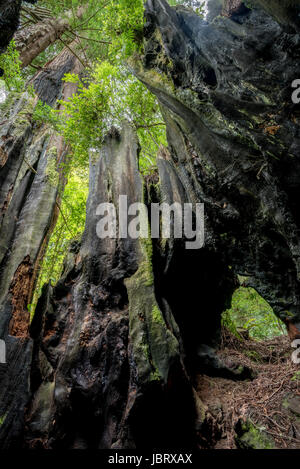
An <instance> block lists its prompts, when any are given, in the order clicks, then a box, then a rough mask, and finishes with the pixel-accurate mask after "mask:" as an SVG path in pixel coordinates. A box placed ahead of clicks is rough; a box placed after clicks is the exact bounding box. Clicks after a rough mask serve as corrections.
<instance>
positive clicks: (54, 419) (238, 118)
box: [0, 0, 300, 449]
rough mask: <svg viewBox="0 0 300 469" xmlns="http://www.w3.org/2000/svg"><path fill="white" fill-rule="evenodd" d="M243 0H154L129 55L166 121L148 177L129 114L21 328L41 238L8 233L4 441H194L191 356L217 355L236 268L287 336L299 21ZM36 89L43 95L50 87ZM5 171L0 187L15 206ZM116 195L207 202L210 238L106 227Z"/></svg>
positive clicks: (296, 305)
mask: <svg viewBox="0 0 300 469" xmlns="http://www.w3.org/2000/svg"><path fill="white" fill-rule="evenodd" d="M229 3H230V4H231V5H230V4H229ZM262 3H264V4H265V2H262ZM278 3H279V2H276V4H278ZM247 4H248V3H247ZM274 4H275V2H274ZM230 6H231V7H232V9H230ZM244 7H245V8H239V5H238V2H227V11H226V12H225V15H223V16H222V17H221V16H220V17H218V18H215V20H214V22H213V23H211V24H210V23H208V22H206V21H204V20H202V19H201V18H200V17H199V16H198V15H196V14H195V13H193V12H192V11H191V10H189V9H186V8H183V7H176V8H171V7H169V5H168V4H167V2H166V1H165V0H149V1H148V3H147V6H146V19H147V22H146V26H145V54H144V56H143V57H136V58H134V59H132V61H131V66H132V68H134V69H135V71H136V75H137V76H138V77H139V79H140V80H141V81H142V82H143V83H145V84H146V86H148V88H149V89H150V91H152V92H153V93H154V94H155V95H156V96H157V98H158V99H159V101H160V104H161V108H162V113H163V116H164V119H165V122H166V124H167V136H168V143H169V148H168V150H165V151H162V152H161V153H160V155H159V158H158V167H159V176H160V191H159V193H158V192H157V191H154V189H153V187H152V188H151V187H143V184H142V180H141V178H140V175H139V173H138V169H137V158H138V144H137V141H136V136H135V134H134V132H133V131H132V129H131V128H130V127H129V126H128V124H125V125H124V129H123V131H122V132H121V134H119V133H118V132H117V131H112V133H111V134H110V135H109V136H107V138H106V141H105V144H104V147H103V149H102V152H101V154H100V157H99V160H97V161H95V160H92V161H91V164H90V167H91V172H90V173H91V175H90V178H91V179H90V195H89V200H88V204H87V223H86V229H85V233H84V236H83V240H82V242H81V243H74V244H73V246H72V248H71V250H70V253H69V254H68V256H67V258H66V262H65V268H64V273H63V276H62V278H61V280H60V281H59V282H58V284H57V285H56V287H55V288H54V289H52V287H50V286H47V287H46V288H45V289H44V292H43V295H42V297H41V299H40V301H39V304H38V307H37V311H36V315H35V317H34V320H33V323H32V325H31V327H30V336H31V338H29V335H28V318H25V320H24V321H23V320H21V321H20V319H19V318H24V317H25V316H26V310H25V308H24V305H25V304H26V301H28V296H26V295H27V294H28V291H30V289H31V280H32V277H33V274H32V271H33V270H34V269H33V266H34V263H35V260H36V258H37V255H38V252H39V249H40V245H41V243H40V244H39V246H38V247H36V248H35V250H34V251H33V248H32V247H30V249H29V248H28V243H27V244H26V236H25V235H24V233H23V234H22V233H21V232H20V230H18V226H17V229H16V231H15V233H13V237H12V241H11V246H12V249H11V251H12V252H11V253H10V252H7V253H5V256H6V257H5V259H4V264H3V269H2V272H3V274H2V277H1V278H2V281H3V282H4V283H3V285H4V288H3V289H2V291H3V293H1V294H2V296H1V297H0V298H2V304H3V306H2V311H1V321H2V322H1V323H0V324H1V327H2V334H3V335H2V337H3V338H5V339H6V340H7V341H8V346H9V359H8V360H9V363H10V367H9V369H8V372H7V374H6V375H5V379H4V381H3V382H4V385H3V389H4V394H3V402H4V404H3V405H2V408H1V413H2V416H3V417H5V418H4V422H3V424H2V426H1V428H0V437H1V439H2V442H3V443H2V445H3V447H11V446H13V445H17V443H20V440H21V439H22V438H23V437H24V441H25V445H26V446H28V447H33V448H40V447H42V448H55V449H56V448H64V449H66V448H130V447H149V448H155V447H169V448H170V447H176V448H179V447H188V446H193V447H194V446H196V445H197V436H198V438H199V439H198V443H199V441H201V438H203V435H204V434H205V431H207V427H209V422H207V421H206V420H205V411H206V409H205V407H204V406H203V404H202V402H201V401H200V400H199V398H198V397H197V395H196V393H195V391H194V387H193V381H194V378H195V376H196V375H197V373H199V372H201V373H205V372H206V371H207V370H209V371H210V372H211V371H212V369H213V368H215V369H218V372H220V371H221V372H222V373H223V376H224V373H226V372H227V371H228V370H226V368H225V367H223V368H222V364H220V363H219V362H218V360H217V358H216V357H215V356H214V347H215V345H216V344H217V343H218V330H219V327H220V317H221V313H222V311H223V310H224V309H226V307H227V306H228V305H229V303H230V299H231V295H232V292H233V291H234V289H235V288H236V287H237V285H238V282H237V277H238V275H239V276H243V277H244V280H245V281H244V283H245V284H247V285H249V286H253V287H254V288H255V289H256V290H257V291H258V292H259V293H260V294H261V295H262V296H263V297H264V298H265V299H266V300H267V301H268V302H269V304H270V305H271V306H272V307H273V309H274V311H275V313H276V314H277V315H278V316H279V317H281V318H282V319H283V320H284V321H285V322H286V324H287V327H288V330H289V334H290V337H291V338H292V339H293V338H295V337H299V335H300V290H299V281H300V243H299V230H300V226H299V225H300V218H299V211H298V206H297V202H298V198H299V195H300V179H299V169H300V168H299V165H300V162H299V154H300V153H299V150H300V135H299V116H300V115H299V109H298V107H297V106H296V105H294V104H293V102H292V100H291V93H292V88H291V84H292V82H293V81H294V80H295V79H297V78H299V76H300V69H299V63H298V62H297V60H296V58H297V57H298V55H299V47H300V44H299V37H298V35H297V34H295V33H294V30H295V27H294V29H293V28H289V29H286V28H285V27H283V26H282V25H281V23H282V24H283V23H284V21H283V16H282V14H281V13H280V18H281V20H280V24H279V23H278V22H277V21H275V20H274V18H275V17H276V18H278V15H279V13H278V12H277V13H276V12H275V11H273V10H272V12H273V15H272V16H269V15H267V14H266V13H265V12H264V11H262V10H261V9H259V8H253V9H250V8H248V7H246V6H245V5H244ZM278 21H279V20H278ZM289 26H291V24H289ZM40 78H41V77H40ZM51 82H52V81H51ZM53 86H54V85H53ZM36 87H37V88H38V80H37V81H36ZM44 99H45V101H46V102H49V103H51V104H52V98H51V93H50V94H49V96H48V95H47V96H45V97H44ZM16 159H17V158H16ZM3 161H5V164H7V161H10V160H9V158H8V157H7V156H6V154H5V156H4V160H3ZM4 167H5V166H4ZM16 173H17V174H18V171H17V172H16ZM41 174H43V173H41ZM37 182H38V181H37ZM33 185H34V181H33V183H32V188H33ZM9 187H10V185H9V183H6V188H7V189H6V190H5V191H4V193H3V195H2V197H3V198H5V197H4V196H5V194H6V199H5V200H8V204H9V206H10V205H11V204H12V198H11V196H10V195H9V197H8V198H7V195H8V194H9ZM32 188H31V186H30V191H29V192H28V195H27V194H26V201H29V200H30V197H29V195H30V192H31V190H32ZM147 189H148V190H147ZM34 194H37V192H35V193H34ZM120 195H127V196H128V204H130V203H136V202H146V203H150V202H153V201H154V202H157V201H161V200H164V201H167V202H169V203H172V202H180V203H184V202H190V203H197V202H203V203H204V204H205V212H206V219H205V222H206V228H205V232H206V240H205V241H206V242H205V246H204V248H203V249H201V250H199V251H198V252H194V251H188V250H186V249H185V246H184V245H183V242H182V241H180V242H179V241H177V240H175V239H170V240H167V241H165V240H163V239H160V240H158V241H156V242H153V243H152V242H150V241H149V240H141V239H137V240H134V239H132V238H124V239H122V238H121V239H118V238H116V239H108V238H106V239H100V238H99V237H98V236H97V231H96V226H97V222H98V217H97V207H98V204H100V203H102V202H106V203H107V202H114V203H115V204H117V201H118V197H119V196H120ZM37 197H38V194H37ZM38 200H40V199H38ZM51 200H54V198H53V199H51ZM53 205H54V203H53ZM30 206H31V204H29V202H28V207H29V208H30ZM12 207H13V205H12ZM21 207H22V209H23V204H21ZM24 207H25V205H24ZM26 213H27V215H28V213H29V211H28V210H27V211H25V210H24V211H23V210H22V211H21V212H20V216H19V222H18V223H20V226H26V225H24V224H23V225H22V221H23V214H24V216H25V215H26ZM143 213H144V212H143ZM48 216H49V214H48ZM147 217H148V214H147V213H146V212H145V213H144V218H145V219H146V220H147ZM47 220H49V219H47ZM43 227H45V224H44V225H43ZM44 233H45V231H44ZM39 239H40V240H41V238H39ZM23 240H24V241H23ZM17 241H18V243H17V244H14V243H15V242H17ZM20 243H21V244H20ZM30 245H31V244H30ZM21 246H23V250H22V253H21ZM24 246H25V248H24ZM36 246H37V245H36ZM16 253H17V254H16ZM21 254H22V255H21ZM20 285H21V286H22V288H20ZM26 321H27V322H26ZM32 350H33V352H32ZM20 351H22V360H23V362H22V363H20V361H19V362H18V364H17V365H15V363H17V362H16V360H17V359H18V357H19V356H20ZM31 357H32V365H31V366H30V360H31ZM29 374H30V389H29V387H28V385H27V380H28V377H29ZM17 377H18V380H19V381H18V382H17ZM12 386H14V389H12ZM16 389H17V390H16ZM29 396H30V399H29ZM27 402H29V405H28V411H27V413H26V429H25V432H24V433H22V425H23V418H24V406H25V404H26V403H27ZM20 409H21V410H20Z"/></svg>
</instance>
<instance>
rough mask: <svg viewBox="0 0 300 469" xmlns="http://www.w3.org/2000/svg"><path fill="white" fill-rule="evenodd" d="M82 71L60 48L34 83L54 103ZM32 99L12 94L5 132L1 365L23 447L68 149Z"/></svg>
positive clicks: (6, 428) (6, 443)
mask: <svg viewBox="0 0 300 469" xmlns="http://www.w3.org/2000/svg"><path fill="white" fill-rule="evenodd" d="M80 69H81V64H80V63H79V61H78V60H77V59H76V58H75V57H74V56H73V55H72V54H71V53H70V52H69V50H67V49H66V50H63V51H62V53H61V54H60V55H59V56H58V57H56V59H54V60H53V62H52V63H51V64H49V65H48V69H47V71H42V72H40V73H39V74H38V76H37V77H36V79H35V81H34V83H35V89H36V92H37V94H38V96H39V97H40V99H42V100H43V101H44V102H47V103H48V104H51V105H53V106H54V105H55V102H56V100H57V98H63V97H66V98H67V97H68V96H70V94H72V92H75V91H76V86H75V85H74V84H68V83H64V82H62V80H61V79H62V77H63V75H64V73H66V72H74V73H77V72H79V71H80ZM50 79H51V88H50V90H49V86H48V80H50ZM35 102H36V99H35V98H32V97H30V96H28V95H27V93H25V94H23V95H22V96H21V97H17V98H15V97H14V96H10V97H9V98H8V102H6V103H5V104H4V106H5V109H4V114H3V118H4V121H3V123H2V125H1V127H0V131H1V137H2V142H3V143H2V146H1V155H2V162H1V169H0V187H1V191H0V207H1V219H0V240H1V241H0V337H1V339H2V340H4V341H5V343H6V347H7V364H6V365H5V364H0V380H1V391H0V415H1V416H2V418H4V417H5V419H4V423H3V425H1V427H0V440H1V447H3V448H5V447H13V446H14V445H17V444H18V438H19V436H20V430H21V429H22V426H23V418H22V412H24V407H25V405H26V402H27V400H28V392H29V387H28V386H29V382H28V380H29V374H30V365H29V364H30V361H31V353H32V341H31V340H30V338H29V332H28V328H29V319H30V318H29V316H30V314H29V311H28V304H29V303H30V302H31V297H32V292H33V287H34V283H35V280H36V275H37V268H38V264H39V261H40V258H41V256H42V254H43V250H44V247H45V245H46V243H47V238H48V236H49V234H50V232H51V229H52V227H53V225H54V223H55V219H56V217H57V215H58V203H59V199H60V196H61V190H62V188H63V184H64V180H65V178H64V175H63V174H62V173H61V172H60V171H59V167H60V164H61V163H63V162H64V161H65V157H66V155H67V150H68V149H67V146H66V144H65V142H64V141H63V139H62V138H61V137H59V136H57V135H55V133H53V131H51V129H49V128H48V127H47V126H45V125H42V126H37V125H36V124H34V122H33V121H32V113H33V110H34V106H35Z"/></svg>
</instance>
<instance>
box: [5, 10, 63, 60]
mask: <svg viewBox="0 0 300 469" xmlns="http://www.w3.org/2000/svg"><path fill="white" fill-rule="evenodd" d="M69 27H70V25H69V21H68V20H67V19H60V18H57V19H56V18H52V19H48V20H45V21H40V22H38V23H35V24H32V25H30V26H28V27H27V28H25V29H21V30H19V31H17V32H16V34H15V35H14V40H15V43H16V49H17V50H18V52H19V54H20V61H21V66H22V67H27V65H29V64H31V62H32V61H33V60H34V59H35V58H36V57H38V56H39V55H40V54H41V52H43V51H44V50H46V49H47V47H49V46H50V45H51V44H53V43H54V42H56V41H57V40H58V39H59V38H60V37H61V36H62V35H63V33H64V32H66V31H67V30H68V28H69Z"/></svg>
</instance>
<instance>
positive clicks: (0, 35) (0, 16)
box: [0, 0, 36, 54]
mask: <svg viewBox="0 0 300 469" xmlns="http://www.w3.org/2000/svg"><path fill="white" fill-rule="evenodd" d="M21 3H22V1H21V0H0V54H1V53H2V52H4V51H5V49H6V47H7V46H8V44H9V42H10V40H11V39H12V37H13V35H14V33H15V32H16V30H17V29H18V26H19V17H20V8H21ZM27 3H36V0H28V1H27Z"/></svg>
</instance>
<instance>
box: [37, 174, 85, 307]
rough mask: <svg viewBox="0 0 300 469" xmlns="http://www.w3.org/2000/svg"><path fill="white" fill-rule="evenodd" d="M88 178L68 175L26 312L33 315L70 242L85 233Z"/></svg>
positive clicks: (59, 267)
mask: <svg viewBox="0 0 300 469" xmlns="http://www.w3.org/2000/svg"><path fill="white" fill-rule="evenodd" d="M87 196H88V175H87V172H86V171H83V170H79V169H78V168H77V169H76V172H75V171H73V172H71V174H70V176H69V178H68V183H67V185H66V188H65V191H64V195H63V199H62V202H61V204H60V211H59V216H58V220H57V223H56V226H55V228H54V231H53V233H52V235H51V237H50V240H49V243H48V247H47V251H46V254H45V256H44V259H43V262H42V265H41V267H40V275H39V279H38V284H37V288H36V290H35V294H34V298H33V300H32V304H30V305H28V309H29V311H30V313H31V314H33V312H34V309H35V306H36V303H37V300H38V297H39V295H40V294H41V291H42V287H43V285H44V284H45V283H48V282H49V281H51V283H52V285H55V284H56V282H57V281H58V279H59V277H60V275H61V272H62V267H63V261H64V258H65V255H66V252H67V250H68V248H69V245H70V243H71V241H72V240H74V239H76V238H80V236H81V234H82V233H83V231H84V225H85V216H86V201H87Z"/></svg>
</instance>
